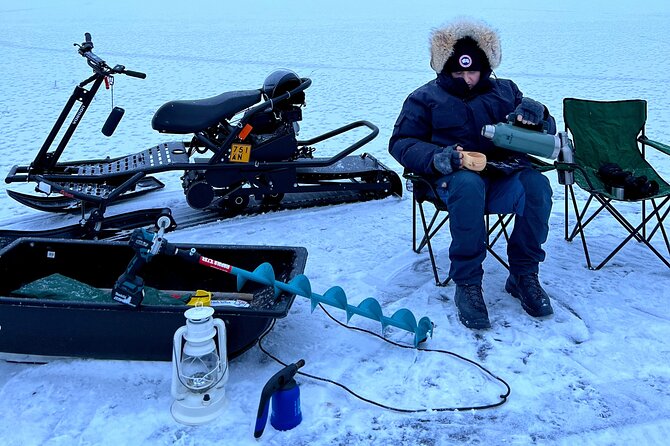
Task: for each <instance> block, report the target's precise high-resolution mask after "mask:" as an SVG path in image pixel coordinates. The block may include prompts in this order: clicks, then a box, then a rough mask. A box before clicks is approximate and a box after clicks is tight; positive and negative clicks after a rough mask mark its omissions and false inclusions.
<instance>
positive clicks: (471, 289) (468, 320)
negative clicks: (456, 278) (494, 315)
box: [454, 285, 491, 330]
mask: <svg viewBox="0 0 670 446" xmlns="http://www.w3.org/2000/svg"><path fill="white" fill-rule="evenodd" d="M454 301H455V302H456V308H457V309H458V318H459V319H460V320H461V322H462V323H463V325H465V326H466V327H468V328H474V329H478V330H481V329H484V328H491V323H490V322H489V313H488V312H487V311H486V304H485V303H484V296H483V295H482V287H481V285H457V286H456V293H455V294H454Z"/></svg>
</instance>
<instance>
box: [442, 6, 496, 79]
mask: <svg viewBox="0 0 670 446" xmlns="http://www.w3.org/2000/svg"><path fill="white" fill-rule="evenodd" d="M463 37H471V38H472V39H473V40H474V41H475V42H477V45H479V48H481V49H482V51H484V54H486V57H487V58H488V60H489V64H490V65H491V69H495V68H497V67H498V66H499V65H500V61H501V59H502V49H501V47H500V37H499V36H498V32H497V31H496V30H494V29H493V28H492V27H491V26H490V25H488V24H487V23H485V22H483V21H479V20H474V19H469V18H460V19H458V20H456V21H454V22H452V23H450V24H448V25H446V26H444V27H442V28H436V29H434V30H433V31H432V32H431V35H430V66H431V67H432V68H433V70H435V72H436V73H438V74H439V73H441V72H442V69H443V68H444V64H446V63H447V60H449V57H451V55H452V54H453V52H454V45H456V42H457V41H458V40H459V39H462V38H463Z"/></svg>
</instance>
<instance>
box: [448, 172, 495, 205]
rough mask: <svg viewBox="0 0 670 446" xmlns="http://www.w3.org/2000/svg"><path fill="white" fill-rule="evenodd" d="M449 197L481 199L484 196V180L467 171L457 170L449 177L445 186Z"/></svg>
mask: <svg viewBox="0 0 670 446" xmlns="http://www.w3.org/2000/svg"><path fill="white" fill-rule="evenodd" d="M447 188H448V190H449V196H450V197H451V199H452V200H454V199H462V198H465V199H473V200H476V199H481V200H482V202H483V200H484V197H485V195H486V188H485V185H484V180H483V179H482V177H481V176H479V174H477V173H475V172H471V171H469V170H459V171H457V172H455V173H453V174H452V175H451V178H450V179H449V182H448V184H447Z"/></svg>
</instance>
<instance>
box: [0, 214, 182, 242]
mask: <svg viewBox="0 0 670 446" xmlns="http://www.w3.org/2000/svg"><path fill="white" fill-rule="evenodd" d="M164 216H166V217H168V218H169V219H170V222H171V223H170V226H169V230H173V229H175V228H176V227H177V223H176V222H175V221H174V219H173V218H172V212H171V211H170V209H169V208H155V209H142V210H137V211H132V212H126V213H123V214H118V215H111V216H107V217H104V219H103V220H102V221H100V222H98V224H97V225H96V226H93V227H92V226H91V225H90V222H91V220H88V221H87V222H86V223H89V224H86V223H85V224H73V225H69V226H63V227H60V228H51V229H42V230H33V231H30V230H12V229H3V230H0V249H2V248H4V247H5V246H7V245H9V244H10V243H12V242H13V241H15V240H17V239H20V238H25V237H31V238H32V237H40V238H63V239H108V240H122V239H125V238H127V237H128V236H130V234H131V232H132V230H134V229H136V228H141V227H149V226H152V225H156V222H157V221H158V219H159V218H160V217H164Z"/></svg>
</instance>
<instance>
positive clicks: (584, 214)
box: [556, 98, 670, 270]
mask: <svg viewBox="0 0 670 446" xmlns="http://www.w3.org/2000/svg"><path fill="white" fill-rule="evenodd" d="M563 118H564V120H565V129H566V131H569V132H570V134H571V136H572V140H573V144H574V163H571V164H567V163H563V164H561V163H556V167H557V168H558V169H559V170H566V171H572V172H573V173H574V179H575V181H574V184H569V185H568V184H566V185H565V225H564V226H565V239H566V240H568V241H572V240H573V239H574V238H575V237H576V236H577V234H579V236H580V238H581V241H582V250H583V252H584V256H585V258H586V264H587V267H588V268H589V269H593V270H598V269H600V268H602V267H603V266H604V265H605V264H606V263H607V262H609V260H610V259H612V257H613V256H614V255H616V254H617V253H618V252H619V251H620V250H621V249H622V248H623V247H624V246H625V245H626V244H627V243H628V242H629V241H631V240H633V239H635V240H636V241H637V242H640V243H642V244H644V245H645V246H647V248H649V250H651V251H652V252H653V253H654V254H655V255H656V256H657V257H658V258H659V259H660V260H661V261H662V262H663V263H664V264H665V265H666V266H667V267H668V268H670V261H669V258H668V257H667V256H665V255H664V254H662V253H661V252H660V251H659V250H658V249H657V247H658V248H661V249H664V250H665V251H667V252H668V253H669V254H670V241H669V238H668V233H667V229H666V228H665V227H664V220H665V218H666V217H667V216H668V214H670V184H668V182H667V181H665V180H664V179H663V178H662V177H661V176H660V175H659V173H658V172H657V171H656V169H654V167H653V166H652V165H651V164H650V162H649V158H647V156H646V153H645V149H646V147H647V146H649V147H652V148H654V149H656V150H658V151H659V152H661V153H660V155H661V156H662V155H670V146H669V145H666V144H661V143H659V142H656V141H653V140H651V139H649V138H647V137H646V136H645V124H646V120H647V102H646V101H645V100H642V99H633V100H620V101H593V100H586V99H575V98H566V99H564V100H563ZM575 185H576V186H578V187H579V188H580V189H582V190H583V191H585V192H586V193H587V194H588V195H587V198H586V200H585V201H583V202H582V203H583V206H581V209H579V206H580V205H578V202H577V198H576V195H575V192H574V186H575ZM569 202H572V205H573V206H572V210H573V211H574V216H575V223H574V226H573V227H572V231H570V228H569V226H570V223H569V220H570V219H569V211H570V209H569V204H568V203H569ZM596 202H597V203H596ZM591 204H594V206H593V207H590V206H591ZM603 210H604V211H607V212H602V211H603ZM588 212H590V213H588ZM601 212H602V213H601ZM608 216H611V217H614V219H615V220H616V221H617V222H618V223H619V224H620V225H621V226H622V228H623V229H624V230H623V231H621V232H622V233H623V235H625V236H624V237H623V239H621V238H620V239H619V240H621V241H620V243H619V244H618V245H617V246H615V247H614V248H613V249H612V250H611V251H610V249H609V248H607V249H606V250H603V249H600V253H601V254H603V260H602V261H600V263H598V264H597V265H595V266H594V265H593V264H592V263H591V256H590V251H589V246H588V244H587V241H586V228H587V227H589V228H591V229H592V230H593V231H595V230H596V229H597V227H598V225H602V224H604V225H605V226H602V232H604V233H605V234H607V235H608V237H609V236H613V235H616V231H615V232H614V234H613V233H612V227H611V224H610V220H609V218H606V217H608ZM596 217H600V218H597V219H596ZM617 227H618V226H617ZM593 231H590V232H593ZM657 234H660V235H659V237H658V238H657V239H655V240H652V239H653V237H654V236H655V235H657ZM605 238H606V237H605V236H603V237H601V239H602V240H605ZM659 239H660V240H659ZM617 241H618V240H615V241H614V242H617ZM652 242H654V243H655V244H656V246H657V247H656V246H654V244H653V243H652ZM663 245H664V246H665V247H664V248H663ZM592 247H593V246H592ZM596 249H599V248H596ZM607 251H609V254H607Z"/></svg>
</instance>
